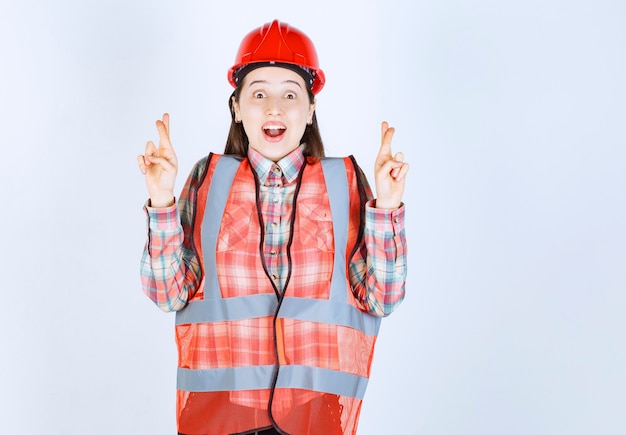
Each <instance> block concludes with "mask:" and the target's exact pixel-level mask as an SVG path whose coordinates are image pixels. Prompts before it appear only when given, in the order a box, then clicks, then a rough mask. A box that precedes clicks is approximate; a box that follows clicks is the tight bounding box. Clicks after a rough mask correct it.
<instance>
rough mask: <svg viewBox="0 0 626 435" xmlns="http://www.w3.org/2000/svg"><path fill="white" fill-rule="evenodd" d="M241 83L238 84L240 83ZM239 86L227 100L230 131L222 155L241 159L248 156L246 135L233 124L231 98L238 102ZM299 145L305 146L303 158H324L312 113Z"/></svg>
mask: <svg viewBox="0 0 626 435" xmlns="http://www.w3.org/2000/svg"><path fill="white" fill-rule="evenodd" d="M242 82H243V81H241V82H240V83H242ZM241 87H242V86H241V84H240V85H239V86H237V88H235V91H234V92H233V93H232V95H231V96H230V98H229V99H228V108H229V109H230V117H231V120H230V131H229V132H228V139H226V147H225V148H224V154H232V155H236V156H239V157H242V158H245V157H247V156H248V143H249V141H248V135H247V134H246V132H245V130H244V128H243V124H242V123H241V122H235V109H234V108H233V97H234V99H235V101H237V102H239V96H240V95H241ZM307 92H308V94H309V102H311V103H312V102H313V101H315V95H313V93H312V92H311V91H310V90H308V89H307ZM300 143H304V144H306V145H305V146H304V155H305V157H319V158H321V157H326V154H325V153H324V143H323V142H322V136H321V135H320V130H319V127H318V125H317V116H316V114H315V112H313V119H312V122H311V124H307V126H306V129H305V130H304V134H303V135H302V139H300Z"/></svg>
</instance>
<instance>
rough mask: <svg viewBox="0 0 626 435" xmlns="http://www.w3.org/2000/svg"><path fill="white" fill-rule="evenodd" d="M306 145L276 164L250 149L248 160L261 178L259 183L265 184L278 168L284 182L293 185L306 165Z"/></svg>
mask: <svg viewBox="0 0 626 435" xmlns="http://www.w3.org/2000/svg"><path fill="white" fill-rule="evenodd" d="M303 151H304V144H303V145H300V146H299V147H298V148H296V149H295V150H293V151H292V152H290V153H289V154H287V155H286V156H285V157H283V158H282V159H280V160H279V161H278V162H276V163H274V162H273V161H271V160H270V159H268V158H266V157H264V156H263V155H262V154H261V153H259V152H258V151H257V150H255V149H254V148H252V147H250V146H249V147H248V160H249V161H250V166H252V169H254V172H256V174H257V177H259V183H261V185H264V184H265V181H266V180H267V177H268V175H269V173H270V171H272V170H273V169H274V168H275V167H276V166H278V167H279V168H280V170H281V171H282V173H283V177H284V181H285V182H286V184H289V183H292V182H293V181H295V179H296V178H298V174H299V173H300V169H302V166H303V165H304V153H303Z"/></svg>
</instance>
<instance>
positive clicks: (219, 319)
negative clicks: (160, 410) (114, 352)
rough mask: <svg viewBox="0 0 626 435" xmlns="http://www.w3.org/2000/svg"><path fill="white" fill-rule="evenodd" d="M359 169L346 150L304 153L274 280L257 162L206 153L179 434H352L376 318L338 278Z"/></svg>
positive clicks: (179, 329) (180, 331) (358, 212)
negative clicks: (330, 154) (198, 265)
mask: <svg viewBox="0 0 626 435" xmlns="http://www.w3.org/2000/svg"><path fill="white" fill-rule="evenodd" d="M360 176H361V175H360V171H359V170H358V168H357V166H356V162H355V161H354V160H353V159H352V158H351V157H346V158H341V159H321V160H320V159H313V158H308V159H307V161H306V163H305V165H304V167H303V169H302V171H301V173H300V175H299V177H298V185H297V187H296V191H295V194H294V195H295V197H294V206H293V214H292V216H291V233H290V238H289V243H288V245H287V251H288V252H287V255H288V264H289V267H288V271H289V272H288V278H287V279H286V283H285V288H284V289H279V288H276V286H275V284H274V282H273V280H272V278H271V276H270V275H269V274H268V272H267V270H266V268H265V267H264V260H263V252H262V249H263V236H264V231H265V229H266V225H267V224H266V223H263V222H262V217H261V212H260V208H259V205H258V204H259V202H258V192H259V186H258V180H257V178H256V175H255V173H254V171H253V170H252V168H251V167H250V164H249V162H248V160H247V159H243V160H239V159H236V158H233V157H231V156H219V155H215V154H211V155H209V157H208V163H207V165H206V169H205V174H204V176H203V177H204V178H203V180H202V181H201V184H200V186H199V188H198V191H197V197H196V204H197V207H196V209H197V210H196V216H195V218H194V220H193V224H192V225H193V226H192V228H191V231H192V233H193V238H194V245H195V249H196V251H197V252H198V255H199V257H200V258H201V259H202V264H203V271H204V278H203V284H202V285H200V288H199V289H198V291H197V292H196V293H195V294H194V295H193V297H192V298H191V300H190V301H189V303H188V304H187V305H186V306H185V308H183V309H182V310H180V311H178V312H177V313H176V342H177V346H178V374H177V375H178V376H177V390H178V391H177V423H178V431H179V433H181V434H186V435H198V434H212V435H224V434H237V433H242V432H244V433H245V432H247V431H251V430H255V429H256V430H261V429H266V428H270V427H275V428H277V429H278V430H279V431H280V432H281V433H286V434H293V435H300V434H324V435H334V434H354V433H356V428H357V423H358V418H359V412H360V409H361V401H362V399H363V396H364V394H365V389H366V386H367V382H368V378H369V374H370V367H371V363H372V358H373V352H374V345H375V343H376V336H377V334H378V329H379V326H380V318H378V317H375V316H372V315H370V314H367V313H365V312H363V311H361V310H360V309H358V308H357V306H358V302H357V301H356V299H355V297H354V295H353V293H352V291H351V286H350V282H349V278H348V276H347V271H348V266H349V262H350V258H351V257H352V254H353V253H354V252H355V251H354V250H355V249H356V247H357V245H358V244H359V242H360V239H361V237H362V233H363V231H362V228H363V219H364V218H363V212H364V201H365V199H364V198H365V195H364V193H363V191H362V190H361V189H362V188H361V187H359V186H361V184H360V183H359V182H358V177H360Z"/></svg>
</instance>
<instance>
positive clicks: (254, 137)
mask: <svg viewBox="0 0 626 435" xmlns="http://www.w3.org/2000/svg"><path fill="white" fill-rule="evenodd" d="M233 107H234V109H235V119H237V120H238V121H241V122H242V123H243V128H244V130H245V131H246V135H247V136H248V140H249V141H250V146H251V147H252V148H254V149H255V150H257V151H258V152H259V153H261V154H263V155H264V156H265V157H266V158H268V159H270V160H272V161H274V162H277V161H279V160H280V159H282V158H283V157H285V156H286V155H287V154H289V153H290V152H292V151H293V150H295V149H296V148H297V147H298V146H299V145H300V140H301V139H302V135H303V134H304V130H305V129H306V125H307V124H308V123H310V122H311V120H312V118H313V112H314V111H315V102H312V103H311V102H310V101H309V95H308V92H307V89H306V85H305V83H304V79H303V78H302V77H301V76H300V75H299V74H297V73H296V72H294V71H291V70H289V69H286V68H281V67H272V66H268V67H262V68H257V69H255V70H252V71H250V72H249V73H248V74H247V75H246V76H245V77H244V80H243V83H242V84H241V93H240V95H239V101H238V102H237V101H233Z"/></svg>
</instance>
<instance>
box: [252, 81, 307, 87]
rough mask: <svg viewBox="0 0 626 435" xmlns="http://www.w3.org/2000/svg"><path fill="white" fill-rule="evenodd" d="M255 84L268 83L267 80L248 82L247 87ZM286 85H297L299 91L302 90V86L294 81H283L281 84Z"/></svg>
mask: <svg viewBox="0 0 626 435" xmlns="http://www.w3.org/2000/svg"><path fill="white" fill-rule="evenodd" d="M257 83H263V84H267V83H269V82H268V81H267V80H255V81H253V82H250V84H249V85H248V87H250V86H252V85H255V84H257ZM287 83H293V84H294V85H297V86H298V87H299V88H300V89H302V86H300V83H298V82H297V81H295V80H285V81H283V82H282V83H281V84H287Z"/></svg>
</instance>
